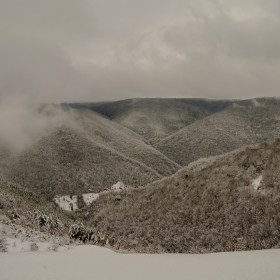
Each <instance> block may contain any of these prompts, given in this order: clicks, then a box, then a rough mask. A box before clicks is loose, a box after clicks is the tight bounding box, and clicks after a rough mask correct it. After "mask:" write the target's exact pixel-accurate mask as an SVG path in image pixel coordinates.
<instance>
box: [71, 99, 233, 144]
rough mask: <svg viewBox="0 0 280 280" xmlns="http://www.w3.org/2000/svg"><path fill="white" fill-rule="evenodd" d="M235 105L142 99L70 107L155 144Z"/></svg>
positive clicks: (222, 102) (199, 100)
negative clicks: (105, 119)
mask: <svg viewBox="0 0 280 280" xmlns="http://www.w3.org/2000/svg"><path fill="white" fill-rule="evenodd" d="M231 104H232V101H219V100H206V99H174V98H168V99H167V98H142V99H128V100H121V101H116V102H107V103H103V104H102V103H101V104H95V103H92V104H91V103H85V104H70V105H71V106H73V107H78V108H80V107H85V108H90V109H92V110H93V111H95V112H98V113H100V114H102V115H104V116H106V117H108V118H109V119H111V120H113V121H115V122H117V123H119V124H121V125H123V126H125V127H127V128H129V129H131V130H133V131H134V132H136V133H137V134H139V135H141V136H143V137H144V138H145V139H147V140H149V141H151V143H154V142H156V141H157V140H158V139H161V138H163V137H166V136H168V135H170V134H172V133H174V132H176V131H178V130H179V129H181V128H183V127H185V126H187V125H189V124H191V123H193V122H195V121H197V120H200V119H202V118H204V117H206V116H209V115H211V114H214V113H216V112H219V111H221V110H224V109H225V108H227V107H228V106H230V105H231Z"/></svg>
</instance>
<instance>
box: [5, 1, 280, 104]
mask: <svg viewBox="0 0 280 280" xmlns="http://www.w3.org/2000/svg"><path fill="white" fill-rule="evenodd" d="M279 7H280V6H279V1H277V0H268V1H265V2H264V1H261V0H248V1H241V0H236V1H230V0H212V1H202V0H188V1H185V0H174V1H167V0H155V1H147V0H142V1H140V0H137V1H129V0H119V1H113V0H103V1H101V0H93V1H90V0H81V1H74V0H60V1H54V0H51V1H35V0H25V1H20V0H9V1H8V0H0V24H1V27H2V29H1V30H0V36H1V42H3V43H1V45H0V58H1V65H0V96H1V97H2V98H3V97H4V96H5V97H7V96H10V95H14V96H25V97H26V98H27V100H31V99H32V100H34V101H38V102H42V101H44V102H62V101H66V102H67V101H69V102H71V101H81V102H82V101H100V100H116V99H121V98H130V97H138V96H139V97H141V96H147V97H149V96H162V97H175V96H178V97H179V96H180V97H208V98H246V97H253V96H265V95H278V96H279V86H280V85H279V82H278V80H279V78H278V77H279V70H280V66H279V64H280V60H279V57H280V52H279V50H280V48H279V47H280V39H279V36H278V33H279V28H280V8H279Z"/></svg>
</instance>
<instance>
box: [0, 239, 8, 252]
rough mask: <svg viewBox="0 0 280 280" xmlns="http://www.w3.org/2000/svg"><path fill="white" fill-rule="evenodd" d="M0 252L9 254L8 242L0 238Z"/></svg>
mask: <svg viewBox="0 0 280 280" xmlns="http://www.w3.org/2000/svg"><path fill="white" fill-rule="evenodd" d="M0 252H7V240H6V238H5V237H3V236H2V237H1V236H0Z"/></svg>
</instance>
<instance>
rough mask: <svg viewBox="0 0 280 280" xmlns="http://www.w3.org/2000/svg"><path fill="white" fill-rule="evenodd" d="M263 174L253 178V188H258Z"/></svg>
mask: <svg viewBox="0 0 280 280" xmlns="http://www.w3.org/2000/svg"><path fill="white" fill-rule="evenodd" d="M262 179H263V176H262V175H260V176H259V177H258V178H256V179H255V180H253V181H252V186H253V187H254V190H256V191H257V190H258V189H259V188H260V186H261V182H262Z"/></svg>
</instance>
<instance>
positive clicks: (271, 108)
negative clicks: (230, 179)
mask: <svg viewBox="0 0 280 280" xmlns="http://www.w3.org/2000/svg"><path fill="white" fill-rule="evenodd" d="M279 127H280V100H278V99H274V98H270V99H269V98H259V99H252V100H244V101H236V102H235V103H234V104H233V105H232V106H231V107H229V108H227V109H225V110H223V111H221V112H218V113H216V114H213V115H211V116H209V117H206V118H204V119H202V120H198V121H197V122H195V123H193V124H191V125H189V126H186V127H185V128H183V129H181V130H180V131H178V132H176V133H174V134H172V135H170V136H168V137H166V138H164V139H162V140H160V141H158V142H157V143H155V147H156V148H157V149H158V150H160V151H161V152H162V153H164V154H165V155H166V156H168V157H169V158H170V159H172V160H174V161H176V162H177V163H179V164H181V165H188V164H189V163H190V162H192V161H195V160H197V159H199V158H201V157H208V156H214V155H218V154H223V153H225V152H229V151H232V150H234V149H236V148H240V147H242V146H244V145H248V144H254V143H259V142H263V141H267V140H272V139H276V138H278V137H280V129H279Z"/></svg>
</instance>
